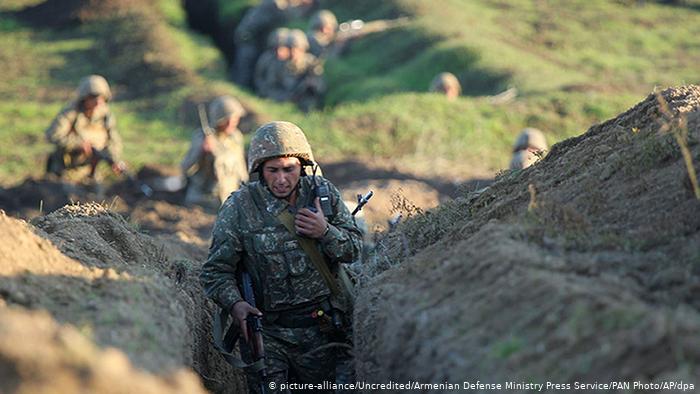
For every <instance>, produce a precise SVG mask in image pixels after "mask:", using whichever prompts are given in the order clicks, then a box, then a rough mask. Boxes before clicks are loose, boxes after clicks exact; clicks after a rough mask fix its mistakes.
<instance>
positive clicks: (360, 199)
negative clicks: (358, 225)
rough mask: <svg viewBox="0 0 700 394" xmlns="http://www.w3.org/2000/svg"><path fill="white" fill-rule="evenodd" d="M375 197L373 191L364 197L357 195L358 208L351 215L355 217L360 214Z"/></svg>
mask: <svg viewBox="0 0 700 394" xmlns="http://www.w3.org/2000/svg"><path fill="white" fill-rule="evenodd" d="M373 195H374V192H373V191H371V190H370V191H369V192H368V193H367V194H365V195H364V196H363V195H362V194H358V195H357V206H356V207H355V209H354V210H353V211H352V214H351V215H352V216H355V214H357V213H358V212H360V211H361V210H362V207H364V206H365V205H366V204H367V203H368V202H369V199H370V198H372V196H373Z"/></svg>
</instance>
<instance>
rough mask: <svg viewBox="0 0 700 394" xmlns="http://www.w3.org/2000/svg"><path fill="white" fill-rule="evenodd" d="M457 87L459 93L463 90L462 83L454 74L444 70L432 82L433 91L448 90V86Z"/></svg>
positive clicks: (431, 89) (431, 88)
mask: <svg viewBox="0 0 700 394" xmlns="http://www.w3.org/2000/svg"><path fill="white" fill-rule="evenodd" d="M450 87H452V88H456V89H457V92H458V93H461V92H462V85H460V84H459V80H458V79H457V77H455V75H454V74H452V73H449V72H443V73H440V74H438V75H437V76H436V77H435V78H433V81H432V82H430V91H431V92H446V91H447V89H448V88H450Z"/></svg>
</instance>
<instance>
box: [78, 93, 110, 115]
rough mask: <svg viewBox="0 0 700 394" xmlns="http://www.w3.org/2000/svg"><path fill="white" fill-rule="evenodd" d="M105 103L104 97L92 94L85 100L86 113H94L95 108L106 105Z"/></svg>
mask: <svg viewBox="0 0 700 394" xmlns="http://www.w3.org/2000/svg"><path fill="white" fill-rule="evenodd" d="M104 103H105V98H104V97H102V96H96V95H93V94H91V95H89V96H87V97H85V99H83V109H84V110H85V112H86V113H92V111H94V110H95V108H97V107H99V106H101V105H104Z"/></svg>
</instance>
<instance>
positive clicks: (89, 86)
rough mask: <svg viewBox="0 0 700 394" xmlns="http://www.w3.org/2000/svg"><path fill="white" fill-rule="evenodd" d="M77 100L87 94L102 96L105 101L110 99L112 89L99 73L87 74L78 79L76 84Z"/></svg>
mask: <svg viewBox="0 0 700 394" xmlns="http://www.w3.org/2000/svg"><path fill="white" fill-rule="evenodd" d="M77 93H78V101H80V100H82V99H84V98H85V97H87V96H92V95H94V96H102V97H104V99H105V101H109V100H111V99H112V91H111V90H110V89H109V84H108V83H107V80H106V79H104V77H102V76H100V75H88V76H87V77H84V78H83V79H81V80H80V83H79V84H78V92H77Z"/></svg>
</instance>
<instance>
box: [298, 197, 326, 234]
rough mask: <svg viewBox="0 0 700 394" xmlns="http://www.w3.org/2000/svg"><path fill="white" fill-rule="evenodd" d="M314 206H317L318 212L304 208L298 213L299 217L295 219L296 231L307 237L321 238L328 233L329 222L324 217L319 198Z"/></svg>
mask: <svg viewBox="0 0 700 394" xmlns="http://www.w3.org/2000/svg"><path fill="white" fill-rule="evenodd" d="M314 205H316V212H314V211H312V210H310V209H308V208H302V209H300V210H299V212H297V215H296V216H295V217H294V229H295V230H296V232H297V233H298V234H301V235H303V236H305V237H309V238H321V237H323V235H324V234H325V233H326V227H327V226H328V222H327V221H326V217H325V216H324V215H323V210H322V209H321V202H320V200H319V198H318V197H316V199H315V200H314Z"/></svg>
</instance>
